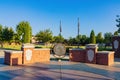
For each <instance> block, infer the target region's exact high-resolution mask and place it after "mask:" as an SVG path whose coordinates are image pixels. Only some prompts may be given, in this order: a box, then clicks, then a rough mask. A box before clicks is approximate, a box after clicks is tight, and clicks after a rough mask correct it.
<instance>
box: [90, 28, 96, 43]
mask: <svg viewBox="0 0 120 80" xmlns="http://www.w3.org/2000/svg"><path fill="white" fill-rule="evenodd" d="M90 43H92V44H96V38H95V33H94V30H92V31H91V33H90Z"/></svg>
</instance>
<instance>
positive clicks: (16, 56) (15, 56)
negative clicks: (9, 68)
mask: <svg viewBox="0 0 120 80" xmlns="http://www.w3.org/2000/svg"><path fill="white" fill-rule="evenodd" d="M22 53H23V52H22V51H5V59H4V62H5V64H8V65H20V64H22Z"/></svg>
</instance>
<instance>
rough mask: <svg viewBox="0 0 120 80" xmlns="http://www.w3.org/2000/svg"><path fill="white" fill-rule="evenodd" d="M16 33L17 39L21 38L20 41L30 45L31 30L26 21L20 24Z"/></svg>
mask: <svg viewBox="0 0 120 80" xmlns="http://www.w3.org/2000/svg"><path fill="white" fill-rule="evenodd" d="M16 31H17V34H18V38H19V39H20V38H21V41H22V42H23V43H30V40H31V37H32V28H31V26H30V24H29V22H27V21H22V22H20V23H19V24H18V25H17V27H16Z"/></svg>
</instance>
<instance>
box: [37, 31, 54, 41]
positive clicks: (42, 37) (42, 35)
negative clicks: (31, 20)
mask: <svg viewBox="0 0 120 80" xmlns="http://www.w3.org/2000/svg"><path fill="white" fill-rule="evenodd" d="M36 37H37V40H38V41H39V42H43V43H46V42H51V41H52V38H53V35H52V31H51V30H50V29H46V30H44V31H42V30H41V31H39V32H38V33H37V34H36Z"/></svg>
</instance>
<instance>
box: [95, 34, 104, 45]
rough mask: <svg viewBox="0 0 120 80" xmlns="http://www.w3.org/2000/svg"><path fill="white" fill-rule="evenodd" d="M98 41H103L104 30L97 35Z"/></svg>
mask: <svg viewBox="0 0 120 80" xmlns="http://www.w3.org/2000/svg"><path fill="white" fill-rule="evenodd" d="M96 42H97V43H103V37H102V32H100V33H98V35H97V36H96Z"/></svg>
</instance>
